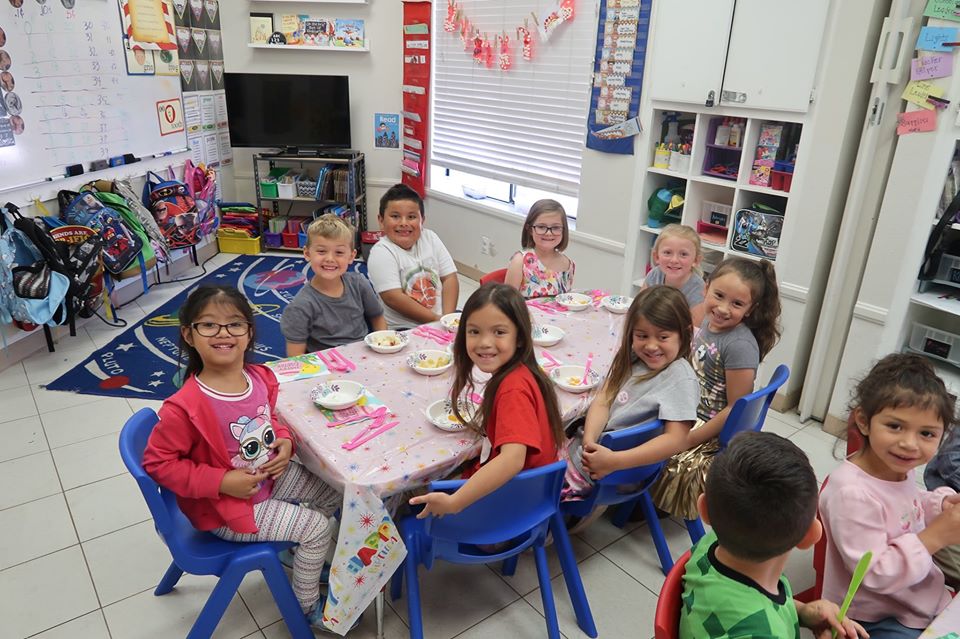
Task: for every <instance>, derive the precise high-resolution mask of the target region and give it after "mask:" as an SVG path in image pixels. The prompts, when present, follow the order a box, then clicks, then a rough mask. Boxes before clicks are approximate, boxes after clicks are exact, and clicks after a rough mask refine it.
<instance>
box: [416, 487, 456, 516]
mask: <svg viewBox="0 0 960 639" xmlns="http://www.w3.org/2000/svg"><path fill="white" fill-rule="evenodd" d="M418 504H424V508H423V510H421V511H420V512H419V513H417V519H424V518H426V517H429V516H431V515H432V516H434V517H443V516H444V515H455V514H457V513H458V512H460V511H461V510H463V509H462V508H461V507H460V506H459V505H458V504H457V500H456V499H454V498H453V495H449V494H447V493H427V494H426V495H420V496H418V497H412V498H411V499H410V505H411V506H416V505H418Z"/></svg>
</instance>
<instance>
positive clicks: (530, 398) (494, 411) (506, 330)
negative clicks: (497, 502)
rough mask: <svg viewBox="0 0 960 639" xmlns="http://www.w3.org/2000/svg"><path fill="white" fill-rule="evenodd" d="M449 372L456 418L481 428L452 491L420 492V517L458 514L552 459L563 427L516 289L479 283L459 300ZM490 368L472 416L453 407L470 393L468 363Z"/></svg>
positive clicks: (415, 500) (417, 500)
mask: <svg viewBox="0 0 960 639" xmlns="http://www.w3.org/2000/svg"><path fill="white" fill-rule="evenodd" d="M453 361H454V369H455V371H456V376H455V379H454V382H453V388H452V389H451V391H450V398H451V400H452V404H453V406H454V411H455V414H456V415H457V417H458V418H459V419H460V420H461V421H462V422H464V423H466V424H467V425H468V426H469V427H470V428H472V429H474V430H476V431H477V432H479V433H480V434H481V435H484V440H483V448H482V450H481V452H480V462H479V464H478V466H477V467H476V468H475V469H474V470H473V471H472V472H471V473H469V479H468V480H467V482H466V483H465V484H464V485H463V486H461V487H460V488H459V489H458V490H457V491H456V492H455V493H453V494H447V493H428V494H426V495H421V496H419V497H414V498H412V499H411V500H410V503H411V504H424V506H425V507H424V509H423V510H422V511H421V512H420V514H418V515H417V517H419V518H421V519H422V518H424V517H427V516H429V515H434V516H437V517H440V516H443V515H446V514H451V513H458V512H460V511H461V510H463V509H464V508H466V507H467V506H469V505H470V504H472V503H473V502H475V501H477V500H478V499H480V498H481V497H484V496H486V495H488V494H490V493H492V492H493V491H495V490H496V489H498V488H500V487H501V486H503V485H504V484H505V483H507V482H508V481H510V479H512V478H513V477H514V476H515V475H516V474H517V473H519V472H520V471H521V470H526V469H528V468H537V467H540V466H545V465H547V464H550V463H552V462H555V461H556V460H557V442H559V441H560V437H561V435H562V433H563V426H562V424H561V422H560V409H559V406H558V403H557V396H556V394H555V393H554V390H553V386H552V385H551V383H550V380H549V379H547V376H546V375H545V374H544V373H543V371H542V370H540V367H539V366H538V365H537V358H536V355H535V353H534V351H533V341H532V339H531V330H530V315H529V313H528V312H527V306H526V304H525V303H524V301H523V297H521V295H520V293H519V291H517V289H515V288H513V287H512V286H507V285H505V284H486V285H484V286H481V287H480V288H479V289H478V290H477V291H476V292H474V294H473V295H471V296H470V299H468V300H467V303H466V305H465V306H464V307H463V313H462V314H461V316H460V328H459V330H458V331H457V337H456V340H455V341H454V343H453ZM474 367H476V368H479V369H480V370H481V371H483V372H484V373H488V374H490V375H492V377H491V378H490V380H489V381H488V382H487V384H486V386H485V388H484V392H483V403H482V404H481V405H480V408H479V409H478V410H477V412H476V414H475V415H474V416H473V418H472V419H469V420H468V419H465V418H464V417H463V416H462V415H460V414H459V410H458V408H457V403H458V402H457V400H458V398H460V397H463V396H464V395H467V396H469V395H472V394H473V392H474V386H473V369H474Z"/></svg>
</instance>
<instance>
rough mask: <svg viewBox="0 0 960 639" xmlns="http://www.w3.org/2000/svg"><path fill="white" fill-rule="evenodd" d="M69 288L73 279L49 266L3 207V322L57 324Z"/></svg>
mask: <svg viewBox="0 0 960 639" xmlns="http://www.w3.org/2000/svg"><path fill="white" fill-rule="evenodd" d="M8 206H10V205H8ZM14 208H15V207H14ZM11 212H12V211H11ZM18 276H24V277H18ZM15 278H17V280H18V281H15ZM69 287H70V280H69V279H68V278H67V277H66V276H64V275H63V274H61V273H57V272H55V271H53V270H52V269H50V268H49V266H48V265H47V263H46V260H44V258H43V256H42V255H41V253H40V251H39V250H38V249H37V247H36V246H34V244H33V242H31V241H30V238H28V237H27V235H26V234H25V233H24V232H23V231H21V230H20V229H18V228H14V226H13V224H12V223H11V222H10V220H9V219H7V208H6V207H5V208H3V209H2V210H0V322H2V323H4V324H9V323H10V322H13V321H18V322H28V323H31V324H48V323H52V324H56V323H58V322H57V320H58V318H62V317H65V311H64V300H65V299H66V297H67V290H68V289H69ZM18 289H19V290H18Z"/></svg>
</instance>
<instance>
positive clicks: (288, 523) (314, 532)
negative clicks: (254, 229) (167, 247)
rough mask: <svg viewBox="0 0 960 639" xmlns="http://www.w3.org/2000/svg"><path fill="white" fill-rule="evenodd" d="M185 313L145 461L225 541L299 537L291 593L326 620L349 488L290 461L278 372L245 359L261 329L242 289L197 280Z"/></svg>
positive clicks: (198, 523)
mask: <svg viewBox="0 0 960 639" xmlns="http://www.w3.org/2000/svg"><path fill="white" fill-rule="evenodd" d="M179 316H180V351H181V354H184V353H185V354H186V356H187V367H186V372H185V374H184V380H185V381H184V383H183V386H182V387H181V389H180V390H179V391H177V392H176V393H175V394H174V395H173V396H172V397H170V398H169V399H167V400H166V401H165V402H164V403H163V406H162V407H161V408H160V413H159V417H160V421H159V422H158V423H157V425H156V426H155V427H154V429H153V432H152V433H151V434H150V439H149V441H148V442H147V448H146V451H145V452H144V454H143V467H144V470H146V471H147V472H148V473H149V474H150V476H151V477H153V479H154V480H156V482H157V483H158V484H160V485H161V486H163V487H165V488H167V489H168V490H170V491H172V492H173V493H174V494H176V496H177V504H178V505H179V506H180V510H182V511H183V513H184V514H185V515H186V516H187V518H188V519H189V520H190V523H191V524H193V526H194V528H196V529H198V530H209V531H210V532H212V533H213V534H214V535H216V536H218V537H221V538H223V539H226V540H228V541H294V542H297V543H298V544H299V546H298V547H297V552H296V555H294V560H293V577H292V579H291V582H292V586H293V592H294V593H295V594H296V596H297V600H298V601H299V602H300V606H301V607H302V609H303V611H304V614H306V615H307V618H308V621H309V622H310V623H311V625H313V626H315V627H317V628H323V624H322V622H321V617H322V614H323V602H322V601H320V573H321V571H322V569H323V560H324V557H325V556H326V553H327V546H328V544H329V543H330V537H331V533H332V526H331V523H330V517H331V515H332V513H333V512H334V510H336V508H337V507H338V506H339V504H340V502H341V501H342V497H341V496H340V494H339V493H337V491H335V490H334V489H333V488H331V487H330V486H328V485H327V484H325V483H324V482H323V481H321V480H320V479H319V478H317V477H316V476H315V475H313V474H311V473H310V472H309V471H307V470H306V469H305V468H304V467H303V466H301V465H300V464H298V463H296V462H294V461H291V460H290V457H291V456H292V455H293V440H292V438H291V437H290V433H289V432H288V431H287V429H286V427H284V426H283V424H282V423H280V422H279V421H276V420H274V418H273V411H274V408H275V407H276V403H277V389H278V383H277V380H276V378H275V377H274V376H273V373H272V372H270V369H268V368H266V367H265V366H260V365H256V364H250V363H247V361H246V359H247V355H248V354H249V353H250V352H252V349H253V345H254V342H255V340H254V337H255V335H254V322H253V309H251V308H250V304H249V302H247V299H246V298H245V297H244V296H243V294H241V293H240V291H238V290H237V289H235V288H233V287H232V286H210V285H206V286H200V287H199V288H197V289H196V290H195V291H193V292H192V293H191V294H190V297H188V298H187V302H186V303H185V304H184V305H183V307H181V308H180V311H179ZM304 503H309V504H310V505H309V507H305V506H302V505H300V504H304Z"/></svg>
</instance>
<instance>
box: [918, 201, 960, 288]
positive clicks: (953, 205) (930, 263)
mask: <svg viewBox="0 0 960 639" xmlns="http://www.w3.org/2000/svg"><path fill="white" fill-rule="evenodd" d="M954 219H958V220H960V191H958V192H957V194H956V195H954V196H953V199H952V200H951V201H950V204H949V205H948V206H947V208H946V210H945V211H944V212H943V215H941V216H940V220H939V221H937V225H936V226H935V227H933V230H932V231H931V232H930V238H929V239H928V240H927V246H926V248H925V249H923V262H921V263H920V275H919V276H918V279H919V280H920V281H921V282H926V281H929V280H932V279H934V278H936V276H937V271H938V270H939V269H940V260H942V259H943V255H944V253H951V255H956V254H958V253H960V240H954V241H952V242H949V241H947V227H949V226H950V225H951V224H952V223H953V221H954ZM951 251H952V252H951Z"/></svg>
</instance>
